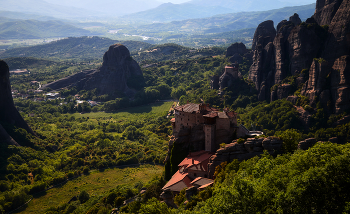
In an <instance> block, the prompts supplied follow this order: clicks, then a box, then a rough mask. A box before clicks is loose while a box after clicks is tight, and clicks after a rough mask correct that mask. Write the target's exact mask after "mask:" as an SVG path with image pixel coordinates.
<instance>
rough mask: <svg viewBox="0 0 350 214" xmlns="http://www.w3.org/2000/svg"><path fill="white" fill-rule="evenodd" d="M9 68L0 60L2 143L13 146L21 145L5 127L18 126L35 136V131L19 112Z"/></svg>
mask: <svg viewBox="0 0 350 214" xmlns="http://www.w3.org/2000/svg"><path fill="white" fill-rule="evenodd" d="M9 77H10V73H9V67H8V65H7V64H6V62H5V61H3V60H0V109H1V111H0V143H7V144H12V145H19V144H18V143H20V142H18V143H17V142H16V141H15V140H13V138H12V137H11V136H10V135H9V134H8V133H7V132H6V130H5V129H4V127H3V126H4V125H10V126H12V125H13V126H16V127H18V128H23V129H25V130H26V131H27V132H28V133H31V134H33V135H35V134H34V132H33V130H32V129H31V128H30V127H29V126H28V124H27V123H26V122H25V121H24V120H23V118H22V116H21V115H20V114H19V112H18V111H17V109H16V107H15V105H14V103H13V99H12V94H11V84H10V79H9Z"/></svg>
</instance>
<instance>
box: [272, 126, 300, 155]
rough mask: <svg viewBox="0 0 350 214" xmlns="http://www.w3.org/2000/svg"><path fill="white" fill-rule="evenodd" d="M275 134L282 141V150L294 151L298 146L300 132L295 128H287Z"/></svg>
mask: <svg viewBox="0 0 350 214" xmlns="http://www.w3.org/2000/svg"><path fill="white" fill-rule="evenodd" d="M276 135H277V136H278V137H279V138H281V139H282V141H283V150H284V152H294V151H295V150H296V149H297V148H298V143H299V141H300V140H301V136H302V134H301V133H300V132H298V130H296V129H287V130H285V131H283V132H281V131H278V132H276Z"/></svg>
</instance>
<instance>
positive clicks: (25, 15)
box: [0, 11, 57, 23]
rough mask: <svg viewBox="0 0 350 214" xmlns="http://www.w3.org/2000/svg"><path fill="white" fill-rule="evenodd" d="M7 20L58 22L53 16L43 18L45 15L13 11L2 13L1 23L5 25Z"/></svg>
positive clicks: (0, 14) (0, 15)
mask: <svg viewBox="0 0 350 214" xmlns="http://www.w3.org/2000/svg"><path fill="white" fill-rule="evenodd" d="M5 18H7V19H24V20H28V19H35V20H38V21H49V20H56V19H57V18H54V17H52V16H43V15H36V14H30V13H22V12H13V11H0V23H4V22H6V21H5Z"/></svg>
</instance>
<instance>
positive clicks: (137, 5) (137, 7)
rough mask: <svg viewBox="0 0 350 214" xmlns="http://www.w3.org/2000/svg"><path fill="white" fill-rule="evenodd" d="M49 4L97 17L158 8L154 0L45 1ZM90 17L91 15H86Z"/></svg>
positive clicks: (158, 3) (115, 15)
mask: <svg viewBox="0 0 350 214" xmlns="http://www.w3.org/2000/svg"><path fill="white" fill-rule="evenodd" d="M45 1H46V2H49V3H51V4H59V5H61V6H65V7H76V8H81V9H84V10H88V11H94V12H97V13H98V16H114V17H117V16H122V15H126V14H130V13H136V12H140V11H144V10H149V9H152V8H155V7H157V6H159V5H160V4H161V3H160V2H158V1H156V0H127V1H125V0H99V1H96V0H74V1H72V0H60V1H57V0H45ZM86 15H91V14H86Z"/></svg>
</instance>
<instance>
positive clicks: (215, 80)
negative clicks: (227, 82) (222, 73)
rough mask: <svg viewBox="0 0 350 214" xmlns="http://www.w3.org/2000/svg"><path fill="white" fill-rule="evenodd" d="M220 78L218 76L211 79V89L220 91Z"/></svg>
mask: <svg viewBox="0 0 350 214" xmlns="http://www.w3.org/2000/svg"><path fill="white" fill-rule="evenodd" d="M219 78H220V77H219V76H217V75H214V76H212V77H211V78H210V89H219V87H220V86H219V81H220V79H219Z"/></svg>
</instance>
